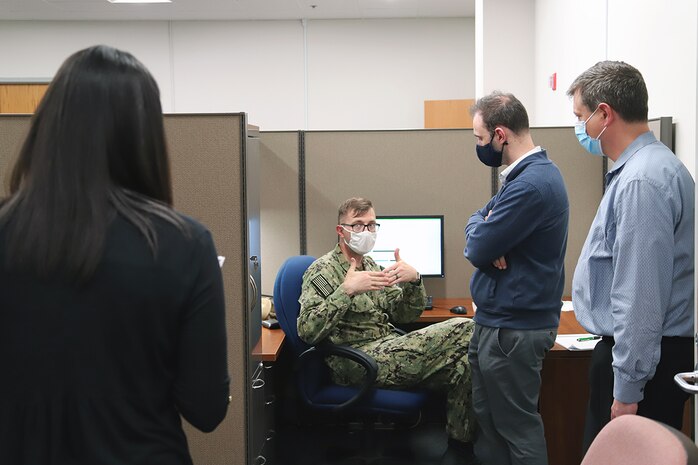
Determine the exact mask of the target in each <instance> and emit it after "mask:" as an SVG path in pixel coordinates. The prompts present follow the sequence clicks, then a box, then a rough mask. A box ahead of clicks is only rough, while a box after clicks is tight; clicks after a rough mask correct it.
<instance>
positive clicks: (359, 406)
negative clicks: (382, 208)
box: [274, 255, 427, 418]
mask: <svg viewBox="0 0 698 465" xmlns="http://www.w3.org/2000/svg"><path fill="white" fill-rule="evenodd" d="M314 260H315V259H314V258H313V257H311V256H308V255H299V256H294V257H290V258H289V259H287V260H286V262H284V264H283V265H282V266H281V268H280V269H279V272H278V273H277V275H276V281H275V283H274V310H275V312H276V318H277V320H279V324H280V325H281V329H283V331H284V333H285V335H286V341H287V342H288V344H289V346H290V347H291V350H292V351H293V354H294V356H295V358H296V362H295V363H296V365H295V380H296V384H297V387H298V391H299V393H300V397H301V399H302V401H303V403H304V404H305V405H306V406H307V407H309V408H311V409H313V410H316V411H325V412H334V413H340V412H342V413H347V412H351V413H356V414H363V415H366V414H378V415H386V416H390V417H405V418H414V417H419V412H420V410H421V408H422V406H423V405H424V403H425V401H426V400H427V394H426V393H425V392H417V391H398V390H392V389H379V388H376V387H375V386H374V384H375V381H376V377H377V375H378V366H377V365H376V361H375V360H374V359H373V358H372V357H370V356H369V355H367V354H366V353H364V352H362V351H360V350H357V349H354V348H352V347H348V346H341V345H334V344H331V343H329V342H325V343H322V344H318V345H316V346H309V345H308V344H306V343H305V342H303V340H301V338H300V337H299V336H298V331H297V326H296V320H297V319H298V313H299V311H300V304H299V303H298V298H299V297H300V294H301V285H302V283H303V273H305V270H307V269H308V267H309V266H310V264H311V263H312V262H313V261H314ZM328 355H335V356H340V357H345V358H348V359H350V360H353V361H355V362H357V363H359V364H360V365H361V366H363V367H364V368H365V369H366V376H365V378H364V381H363V384H362V385H361V386H340V385H338V384H335V383H334V382H333V381H332V377H331V374H330V370H329V368H328V367H327V365H326V364H325V362H324V359H325V357H327V356H328Z"/></svg>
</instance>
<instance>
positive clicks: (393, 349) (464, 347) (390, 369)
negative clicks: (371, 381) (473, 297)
mask: <svg viewBox="0 0 698 465" xmlns="http://www.w3.org/2000/svg"><path fill="white" fill-rule="evenodd" d="M473 328H474V322H473V321H472V320H470V319H468V318H451V319H449V320H446V321H443V322H441V323H436V324H433V325H430V326H427V327H425V328H422V329H420V330H417V331H412V332H410V333H407V334H405V335H404V336H400V335H398V334H395V335H390V336H387V337H385V338H382V339H379V340H377V341H373V342H371V343H368V344H364V345H362V346H358V347H356V348H357V349H360V350H362V351H364V352H366V353H367V354H368V355H370V356H372V357H373V358H374V359H375V360H376V363H377V364H378V379H377V380H376V383H377V385H378V386H379V387H387V388H395V389H403V388H412V387H424V388H427V389H429V390H432V391H438V392H444V393H446V403H447V405H446V408H447V410H446V430H447V432H448V434H449V436H451V437H452V438H454V439H457V440H459V441H463V442H471V441H472V440H473V439H474V434H475V427H476V425H475V416H474V414H473V412H472V399H471V394H472V388H471V378H470V365H469V364H468V347H469V346H470V338H471V336H472V334H473ZM341 371H342V373H337V372H335V374H336V375H341V376H337V378H338V381H340V382H342V381H344V384H354V383H357V382H359V380H360V379H361V377H362V376H363V370H362V369H361V368H359V367H358V366H357V365H355V366H354V369H352V367H350V366H346V369H344V370H341Z"/></svg>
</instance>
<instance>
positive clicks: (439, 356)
mask: <svg viewBox="0 0 698 465" xmlns="http://www.w3.org/2000/svg"><path fill="white" fill-rule="evenodd" d="M338 223H339V224H338V225H337V226H336V231H337V235H338V236H339V243H338V244H337V246H336V247H335V248H334V250H332V251H331V252H329V253H327V254H325V255H324V256H322V257H320V258H319V259H317V260H316V261H315V262H313V264H312V265H310V267H309V268H308V270H307V271H306V273H305V275H304V276H303V288H302V293H301V297H300V299H299V300H300V304H301V310H300V315H299V316H298V335H299V336H300V337H301V339H303V340H304V341H305V342H307V343H308V344H317V343H318V342H320V341H322V340H323V339H325V338H329V340H330V341H331V342H332V343H334V344H345V345H349V346H351V347H355V348H357V349H360V350H362V351H364V352H366V353H367V354H369V355H370V356H372V357H373V358H374V359H375V360H376V363H377V364H378V378H377V385H378V386H380V387H388V388H390V387H393V388H409V387H415V386H420V387H427V388H430V389H433V390H438V391H441V392H446V393H447V425H446V429H447V431H448V434H449V449H448V451H447V453H446V455H445V456H444V461H448V463H463V464H468V463H476V462H475V459H474V456H473V452H472V441H473V439H474V438H473V434H474V430H475V423H474V417H473V414H472V410H471V409H472V407H471V386H470V366H469V365H468V346H469V344H470V337H471V335H472V332H473V321H472V320H470V319H469V318H452V319H449V320H447V321H444V322H441V323H438V324H433V325H430V326H428V327H426V328H423V329H420V330H418V331H413V332H411V333H408V334H406V335H404V336H400V335H399V334H397V333H396V332H395V331H393V326H392V324H391V322H394V323H408V322H411V321H414V320H416V319H417V317H419V315H420V314H421V313H422V310H424V305H425V302H426V292H425V290H424V285H423V284H422V279H421V277H420V275H419V273H418V272H417V270H415V269H414V268H413V267H412V266H410V265H409V264H408V263H406V262H404V261H402V260H400V254H399V249H397V250H396V251H395V259H396V263H395V264H393V265H392V266H390V267H388V268H385V269H382V268H381V267H379V266H378V265H377V264H376V263H375V262H374V261H373V260H372V259H371V258H370V257H365V256H364V254H366V253H368V252H369V251H370V250H371V249H372V248H373V245H374V243H375V238H376V231H377V230H378V225H377V224H376V215H375V212H374V210H373V206H372V204H371V202H370V201H369V200H366V199H361V198H351V199H349V200H347V201H345V202H344V203H343V204H342V205H341V206H340V207H339V221H338ZM405 234H409V231H405ZM327 363H328V365H329V366H330V368H331V370H332V372H333V375H334V377H335V380H336V381H337V382H338V383H340V384H345V385H349V384H354V383H358V382H359V381H360V380H361V378H362V376H363V374H364V371H363V368H361V367H359V366H358V365H357V364H355V363H354V362H351V361H348V360H346V359H341V358H330V359H328V360H327ZM448 457H456V458H457V460H456V461H455V462H453V459H452V458H448Z"/></svg>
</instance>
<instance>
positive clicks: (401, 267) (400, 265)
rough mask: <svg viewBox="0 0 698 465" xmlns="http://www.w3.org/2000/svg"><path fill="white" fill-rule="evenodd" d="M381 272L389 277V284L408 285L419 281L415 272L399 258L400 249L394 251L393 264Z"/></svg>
mask: <svg viewBox="0 0 698 465" xmlns="http://www.w3.org/2000/svg"><path fill="white" fill-rule="evenodd" d="M383 272H384V273H385V274H386V275H387V276H389V277H390V284H398V283H410V282H414V281H417V280H418V279H419V274H418V273H417V270H415V269H414V268H413V267H412V265H410V264H409V263H407V262H405V261H403V260H402V259H401V258H400V249H395V264H394V265H391V266H389V267H388V268H386V269H385V270H383Z"/></svg>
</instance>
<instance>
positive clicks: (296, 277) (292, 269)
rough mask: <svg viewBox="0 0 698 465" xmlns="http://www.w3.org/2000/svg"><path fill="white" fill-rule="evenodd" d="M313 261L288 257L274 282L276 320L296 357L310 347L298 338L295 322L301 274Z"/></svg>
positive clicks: (298, 304)
mask: <svg viewBox="0 0 698 465" xmlns="http://www.w3.org/2000/svg"><path fill="white" fill-rule="evenodd" d="M314 261H315V258H314V257H311V256H309V255H297V256H294V257H290V258H288V259H286V261H285V262H284V263H283V265H281V268H279V271H278V273H277V274H276V281H274V311H275V312H276V319H277V320H279V325H280V326H281V329H282V330H283V331H284V334H285V335H286V341H287V342H288V343H289V345H290V346H291V348H292V349H293V352H294V354H295V355H296V356H298V355H300V354H301V353H303V352H304V351H305V350H306V349H308V348H309V347H310V346H309V345H308V344H306V343H305V342H303V340H301V338H300V337H298V328H297V326H296V320H297V319H298V313H299V312H300V308H301V306H300V303H298V298H299V297H300V296H301V285H302V284H303V273H305V270H307V269H308V267H309V266H310V264H311V263H313V262H314Z"/></svg>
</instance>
